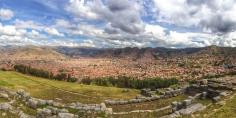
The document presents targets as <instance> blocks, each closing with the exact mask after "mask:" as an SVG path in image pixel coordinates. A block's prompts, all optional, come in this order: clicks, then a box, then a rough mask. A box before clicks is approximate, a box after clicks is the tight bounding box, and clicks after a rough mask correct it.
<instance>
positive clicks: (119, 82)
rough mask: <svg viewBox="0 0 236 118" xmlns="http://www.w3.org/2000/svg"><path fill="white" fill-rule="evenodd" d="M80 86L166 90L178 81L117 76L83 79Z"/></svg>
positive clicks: (173, 79)
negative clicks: (93, 85)
mask: <svg viewBox="0 0 236 118" xmlns="http://www.w3.org/2000/svg"><path fill="white" fill-rule="evenodd" d="M80 82H81V83H82V84H88V85H89V84H95V85H99V86H114V87H120V88H134V89H143V88H151V89H157V88H166V87H169V86H171V85H174V84H177V83H178V80H177V79H175V78H171V79H161V78H146V79H144V80H138V79H134V78H131V77H127V76H119V77H118V78H117V79H115V78H112V77H103V78H95V79H89V78H85V79H82V80H81V81H80Z"/></svg>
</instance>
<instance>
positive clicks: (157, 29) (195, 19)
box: [0, 0, 236, 48]
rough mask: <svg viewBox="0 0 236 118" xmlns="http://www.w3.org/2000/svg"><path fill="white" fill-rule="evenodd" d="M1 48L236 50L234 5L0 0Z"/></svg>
mask: <svg viewBox="0 0 236 118" xmlns="http://www.w3.org/2000/svg"><path fill="white" fill-rule="evenodd" d="M0 45H48V46H83V47H84V46H85V47H99V48H111V47H113V48H118V47H119V48H120V47H170V48H184V47H203V46H209V45H218V46H231V47H235V46H236V0H0Z"/></svg>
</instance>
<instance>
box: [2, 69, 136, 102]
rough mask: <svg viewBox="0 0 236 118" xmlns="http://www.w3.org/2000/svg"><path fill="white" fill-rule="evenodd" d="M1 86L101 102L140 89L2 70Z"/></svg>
mask: <svg viewBox="0 0 236 118" xmlns="http://www.w3.org/2000/svg"><path fill="white" fill-rule="evenodd" d="M0 86H1V87H8V88H10V89H13V90H17V89H24V90H26V91H27V92H30V94H31V95H32V96H34V97H36V98H42V99H53V100H55V99H56V98H60V99H62V101H63V102H81V103H100V102H103V101H104V100H106V99H130V98H134V97H135V96H136V95H137V94H138V93H139V91H138V90H134V89H129V91H128V92H127V91H124V89H121V88H115V87H101V86H93V85H81V84H76V83H68V82H62V81H54V80H48V79H43V78H38V77H32V76H27V75H23V74H20V73H17V72H5V71H0Z"/></svg>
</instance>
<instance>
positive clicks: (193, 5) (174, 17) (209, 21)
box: [154, 0, 236, 33]
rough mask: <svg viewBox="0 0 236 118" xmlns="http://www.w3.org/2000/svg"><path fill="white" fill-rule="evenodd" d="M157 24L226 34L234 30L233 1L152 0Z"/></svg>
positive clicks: (234, 3)
mask: <svg viewBox="0 0 236 118" xmlns="http://www.w3.org/2000/svg"><path fill="white" fill-rule="evenodd" d="M154 2H155V6H156V10H157V13H156V17H157V21H159V22H166V23H170V24H174V25H177V26H185V27H192V26H195V27H200V28H202V29H204V30H203V31H211V32H216V33H227V32H231V31H234V30H236V18H235V17H234V16H235V12H236V1H235V0H154Z"/></svg>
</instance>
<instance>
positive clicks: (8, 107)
mask: <svg viewBox="0 0 236 118" xmlns="http://www.w3.org/2000/svg"><path fill="white" fill-rule="evenodd" d="M11 109H12V106H11V105H10V104H9V103H1V104H0V110H5V111H7V110H11Z"/></svg>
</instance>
